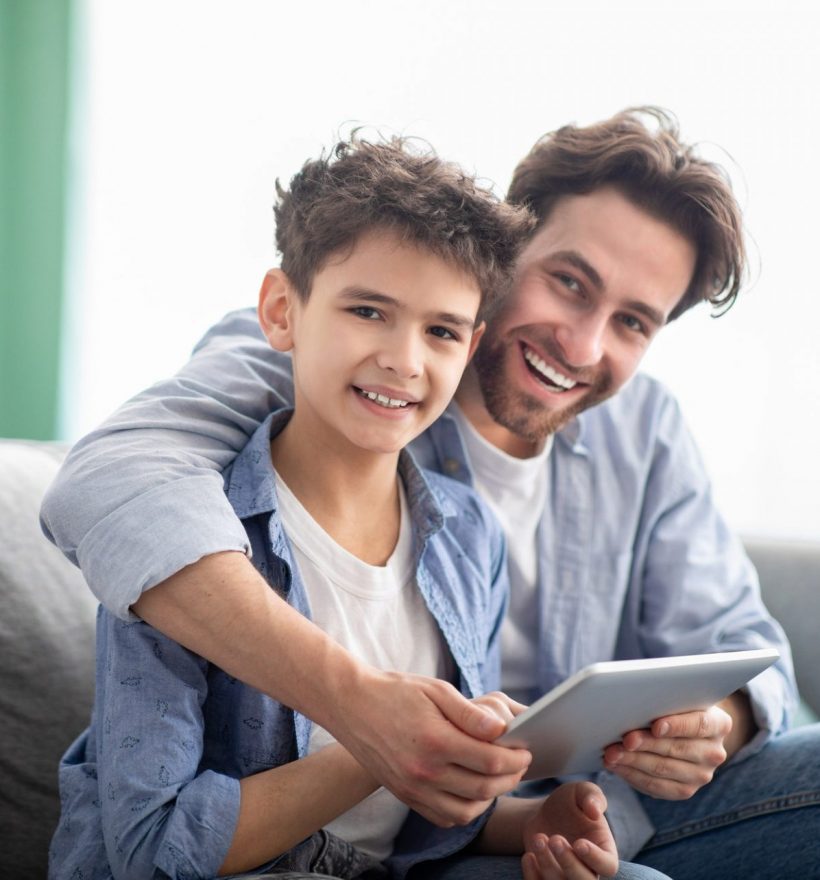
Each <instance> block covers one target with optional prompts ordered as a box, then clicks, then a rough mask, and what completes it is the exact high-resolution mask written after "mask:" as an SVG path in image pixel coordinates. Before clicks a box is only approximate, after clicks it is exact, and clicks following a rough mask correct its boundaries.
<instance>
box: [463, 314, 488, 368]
mask: <svg viewBox="0 0 820 880" xmlns="http://www.w3.org/2000/svg"><path fill="white" fill-rule="evenodd" d="M486 329H487V323H486V322H485V321H482V322H481V323H480V324H479V325H478V327H476V328H475V330H473V338H472V339H471V340H470V353H469V354H468V355H467V363H469V362H470V360H472V357H473V355H474V354H475V350H476V349H477V348H478V343H479V342H481V337H482V336H483V335H484V331H485V330H486Z"/></svg>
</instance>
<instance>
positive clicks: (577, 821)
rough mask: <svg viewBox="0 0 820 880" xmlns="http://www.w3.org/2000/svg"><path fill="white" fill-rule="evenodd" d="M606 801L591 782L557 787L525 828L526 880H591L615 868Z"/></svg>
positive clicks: (613, 844)
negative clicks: (606, 815) (605, 811)
mask: <svg viewBox="0 0 820 880" xmlns="http://www.w3.org/2000/svg"><path fill="white" fill-rule="evenodd" d="M605 809H606V797H605V796H604V793H603V792H602V791H601V789H600V788H598V786H597V785H594V784H593V783H591V782H570V783H565V784H564V785H561V786H559V787H558V788H557V789H556V790H555V791H554V792H553V793H552V794H551V795H550V796H549V797H548V798H547V799H546V800H545V801H544V802H543V803H542V805H541V807H540V809H539V810H538V812H537V813H536V814H535V815H534V816H533V818H532V819H530V820H529V821H528V822H527V823H526V824H525V826H524V850H525V852H524V856H523V858H522V859H521V869H522V872H523V875H524V880H594V878H597V877H598V876H600V875H603V876H607V877H609V876H611V875H613V874H615V873H616V872H617V870H618V850H617V848H616V846H615V839H614V837H613V836H612V831H611V830H610V827H609V823H608V822H607V821H606V818H605V817H604V810H605Z"/></svg>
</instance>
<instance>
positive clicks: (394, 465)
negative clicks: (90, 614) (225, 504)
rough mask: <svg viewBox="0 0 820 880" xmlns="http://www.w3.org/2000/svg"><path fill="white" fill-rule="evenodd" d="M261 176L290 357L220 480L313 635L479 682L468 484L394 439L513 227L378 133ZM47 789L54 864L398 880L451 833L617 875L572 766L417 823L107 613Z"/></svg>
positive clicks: (482, 657) (186, 658) (482, 541)
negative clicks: (463, 810) (442, 820)
mask: <svg viewBox="0 0 820 880" xmlns="http://www.w3.org/2000/svg"><path fill="white" fill-rule="evenodd" d="M277 191H278V194H279V200H278V204H277V206H276V209H275V213H276V219H277V233H276V235H277V245H278V248H279V250H280V252H281V253H282V267H281V269H274V270H272V271H271V272H269V273H268V275H267V276H266V278H265V280H264V282H263V285H262V290H261V293H260V301H259V319H260V324H261V326H262V329H263V331H264V333H265V335H266V336H267V338H268V340H269V342H270V343H271V345H272V346H273V347H274V348H275V349H277V350H280V351H290V352H292V358H293V377H294V378H293V381H294V401H295V402H294V408H293V410H292V411H282V412H279V413H277V414H275V415H273V416H271V417H269V418H268V419H267V420H266V421H265V422H264V423H263V424H262V425H261V426H260V428H259V429H258V430H257V431H256V433H255V434H254V435H253V437H252V438H251V440H250V442H249V443H248V445H247V446H246V447H245V449H244V450H243V452H242V453H241V454H240V455H239V457H238V458H237V460H236V462H235V463H234V465H233V466H232V468H231V470H230V471H229V473H228V474H227V475H226V493H227V495H228V498H229V499H230V501H231V504H232V505H233V508H234V510H235V511H236V513H237V515H238V516H239V517H240V518H241V519H242V521H243V523H244V526H245V529H246V531H247V533H248V539H249V542H250V545H251V546H252V548H253V559H254V562H255V564H256V566H257V567H258V569H259V570H260V572H261V573H262V574H263V575H264V576H265V577H266V578H267V579H268V581H269V583H270V584H271V586H272V587H274V588H276V589H279V590H281V592H282V593H284V594H285V595H286V597H287V599H288V601H289V603H290V604H292V605H293V606H294V607H295V608H296V609H297V610H299V611H301V612H302V613H303V614H304V615H305V616H310V617H312V618H313V620H314V621H315V622H317V623H318V624H319V625H320V627H321V628H322V629H324V630H325V631H326V632H327V634H328V635H329V636H330V637H332V638H333V639H335V640H336V641H338V642H339V643H341V644H342V645H343V646H344V647H346V648H348V649H350V650H352V651H353V652H354V653H355V654H357V655H358V656H360V657H361V658H362V659H364V660H365V661H367V662H368V663H370V664H373V665H374V666H378V667H380V668H383V669H389V670H395V671H396V674H397V675H407V674H412V675H419V674H420V675H426V676H433V677H436V678H444V679H447V680H450V681H452V682H453V683H456V684H457V685H458V687H459V689H460V690H461V691H462V693H464V694H466V695H468V696H470V697H473V698H475V697H478V695H480V694H483V693H485V692H486V691H487V690H490V689H492V688H493V687H495V686H496V685H497V680H498V663H499V660H498V637H499V631H500V624H501V619H502V616H503V613H504V608H505V603H506V575H505V559H504V548H503V541H502V539H501V536H500V532H499V530H498V528H497V526H496V525H495V523H494V521H493V520H492V518H491V516H490V515H489V514H488V512H487V509H486V508H485V506H484V505H483V503H482V502H480V500H479V499H478V497H477V496H476V495H475V494H474V493H473V492H472V491H471V490H470V489H468V488H466V487H464V486H463V485H461V484H458V483H455V482H452V481H450V480H448V479H447V478H446V477H441V476H438V475H434V474H432V473H426V472H422V471H420V470H419V469H418V468H417V466H416V465H415V464H414V462H413V460H412V458H411V457H410V456H409V455H408V454H407V453H405V452H402V449H403V447H404V446H405V445H406V444H407V443H408V442H410V440H412V439H413V438H414V437H416V436H418V434H420V433H421V432H422V431H423V430H424V429H425V428H426V427H428V426H429V425H430V424H431V423H432V422H433V421H434V420H435V419H436V418H437V417H438V416H439V415H440V414H441V412H442V411H443V410H444V408H445V406H446V405H447V403H448V402H449V400H450V398H451V396H452V394H453V393H454V391H455V389H456V386H457V384H458V382H459V379H460V377H461V374H462V371H463V369H464V367H465V366H466V364H467V362H468V360H469V358H470V356H471V355H472V353H473V351H474V349H475V346H476V345H477V343H478V340H479V339H480V337H481V333H482V331H483V322H482V320H481V318H482V315H483V314H484V313H485V312H487V311H488V310H489V309H490V308H491V307H492V305H493V299H494V298H497V297H498V296H499V295H500V293H501V292H502V291H503V290H504V289H505V288H506V286H508V284H509V280H510V278H509V275H510V269H511V266H512V264H513V261H514V258H515V256H516V253H517V249H518V244H519V242H520V241H521V240H522V239H523V237H524V235H525V233H526V232H527V231H528V230H529V228H530V220H529V218H528V216H527V215H526V214H525V213H523V212H521V211H519V210H517V209H513V208H509V207H506V206H503V205H501V204H499V203H498V202H497V201H496V200H494V199H493V198H492V197H491V196H490V195H489V194H488V193H486V192H484V191H482V190H481V189H479V188H478V187H476V185H475V182H474V181H473V180H471V179H469V178H466V177H465V176H464V175H463V174H462V173H461V172H460V171H458V169H456V168H455V167H454V166H452V165H448V164H446V163H443V162H442V161H440V160H439V159H437V158H436V157H434V156H432V155H429V154H422V155H419V154H414V153H412V152H411V151H410V150H409V149H408V148H407V146H406V145H405V144H404V143H402V142H401V141H398V140H396V141H391V142H388V143H384V144H376V145H374V144H369V143H367V142H365V141H362V140H356V139H354V140H352V141H351V142H349V143H346V144H344V143H343V144H339V145H338V146H337V147H336V149H335V150H334V151H333V153H332V154H331V155H330V157H327V158H324V157H323V158H320V159H319V160H316V161H312V162H308V163H306V165H305V166H304V167H303V169H302V171H301V172H300V173H299V174H297V175H296V177H294V179H293V181H292V182H291V186H290V189H289V190H288V191H285V190H282V189H281V188H279V187H277ZM237 647H238V649H242V647H241V646H237ZM251 647H252V646H251ZM481 699H483V700H484V702H485V704H486V705H487V706H488V707H489V709H490V710H491V711H495V712H496V713H497V714H500V715H502V716H503V717H509V714H510V712H511V711H515V710H516V709H517V706H516V705H515V704H512V703H511V702H509V701H507V700H506V699H505V698H504V697H503V696H502V695H488V696H486V697H483V698H481ZM526 758H527V756H526V755H525V754H524V755H522V756H521V761H520V770H519V772H518V773H514V774H511V775H510V788H512V787H514V785H515V783H516V782H517V781H518V779H519V778H520V775H521V772H523V769H524V767H525V766H526ZM60 786H61V794H62V799H63V812H62V816H61V820H60V823H59V826H58V829H57V832H56V835H55V838H54V842H53V845H52V853H51V869H50V874H51V876H52V877H53V878H62V877H65V878H69V877H71V878H77V880H82V878H91V877H95V878H96V877H115V878H125V877H139V878H148V877H155V876H156V877H159V876H162V877H165V876H169V877H172V878H188V877H203V878H207V877H213V876H216V875H236V874H239V873H242V872H252V873H253V874H256V875H259V874H264V873H266V872H272V873H276V874H278V875H285V876H286V875H287V874H289V873H290V874H291V875H292V876H297V875H300V872H305V871H315V872H318V873H321V874H325V875H328V874H329V875H332V876H336V877H341V878H348V877H350V878H352V877H367V878H372V877H382V876H387V873H388V868H386V867H385V866H386V864H389V865H390V869H389V870H391V871H392V872H393V873H394V874H395V875H397V876H403V874H404V873H406V871H407V870H408V869H409V868H410V867H411V866H412V865H413V864H416V863H418V862H420V861H423V860H425V859H429V858H441V857H443V856H447V855H449V854H451V853H453V852H456V851H458V850H459V849H461V848H463V847H464V846H466V845H467V844H469V843H471V842H473V843H474V845H475V846H476V847H477V849H479V850H483V851H490V852H499V851H500V852H507V853H523V852H524V851H525V850H526V851H527V853H526V855H524V858H523V861H522V866H523V867H522V870H523V872H524V875H525V877H527V878H528V880H529V878H535V877H548V876H549V877H551V876H559V875H561V876H569V877H584V878H587V877H593V876H596V875H597V874H600V873H603V874H612V873H614V872H615V870H617V857H616V855H615V848H614V842H613V839H612V835H611V833H610V831H609V828H608V825H607V823H606V821H605V819H604V817H603V810H604V808H605V806H606V802H605V799H604V797H603V794H602V792H600V790H599V789H598V788H597V787H596V786H594V785H592V784H591V783H577V784H574V785H570V786H567V787H562V788H561V789H559V790H558V791H557V792H556V793H555V794H554V795H552V797H551V798H550V799H549V800H548V801H545V802H543V805H542V803H541V802H536V801H524V800H516V799H502V802H501V803H499V805H498V807H497V809H496V810H495V812H494V813H493V814H492V815H489V813H490V812H491V811H490V810H488V811H487V812H486V813H485V814H484V815H483V816H481V817H480V818H479V819H478V820H476V821H474V822H472V823H470V824H468V825H467V826H466V827H463V828H457V829H451V830H449V831H442V830H440V829H433V828H432V826H428V825H427V824H426V823H425V822H424V821H423V820H421V819H420V817H417V816H411V817H408V812H409V811H408V808H407V807H406V806H404V805H403V804H401V803H400V802H399V801H398V800H397V799H396V798H395V797H394V796H393V795H391V794H390V793H389V792H387V791H386V790H385V789H377V783H376V782H375V780H374V779H373V778H372V777H371V776H370V775H369V773H368V772H367V771H365V770H364V769H363V768H362V767H361V765H359V764H358V763H357V762H356V761H355V760H354V759H353V758H352V756H351V755H350V754H349V753H348V752H347V751H345V750H344V749H343V748H342V747H341V746H340V745H338V744H337V743H335V741H334V740H333V739H332V738H331V737H330V736H329V735H328V734H327V733H326V732H325V731H324V730H322V729H321V728H319V727H318V726H315V725H313V726H312V725H311V722H310V721H309V720H308V719H307V718H305V717H304V716H302V715H300V714H298V713H295V712H294V711H293V710H291V709H289V708H288V707H286V706H284V705H282V704H280V703H277V702H275V701H274V700H272V699H270V698H269V697H266V696H265V695H263V694H261V693H259V692H258V691H255V690H254V689H252V688H250V687H247V686H245V685H243V684H241V683H240V682H239V681H237V680H236V679H234V678H232V677H231V676H230V675H229V674H228V673H227V672H225V671H224V670H222V669H219V668H217V667H216V666H214V665H212V664H209V663H208V662H207V661H205V660H204V659H203V658H201V657H199V656H197V655H194V654H192V653H191V652H189V651H187V650H186V649H185V648H183V647H182V646H181V645H179V644H178V643H176V642H174V641H172V640H170V639H168V638H166V637H164V636H162V635H161V634H160V633H159V632H158V631H157V630H155V629H153V628H152V627H150V626H149V625H148V624H145V623H143V622H140V621H137V622H133V623H124V622H122V621H120V620H117V619H116V618H114V617H113V616H111V615H110V614H109V613H108V612H106V611H104V610H101V611H100V614H99V621H98V664H97V695H96V702H95V709H94V714H93V718H92V722H91V726H90V728H89V729H88V730H87V731H86V732H85V733H84V734H83V735H82V736H81V737H80V738H79V739H78V740H77V741H76V742H75V743H74V745H73V746H72V747H71V748H70V749H69V751H68V752H67V754H66V755H65V757H64V759H63V762H62V765H61V771H60ZM559 831H560V832H561V834H562V835H566V837H567V838H569V841H570V842H571V843H573V844H574V845H573V846H568V845H567V841H566V839H565V837H564V836H557V837H555V838H554V839H553V840H552V841H550V840H549V837H550V836H552V835H553V834H554V833H557V832H559ZM550 843H551V844H552V849H551V848H550V847H549V845H548V844H550ZM553 853H555V855H554V854H553Z"/></svg>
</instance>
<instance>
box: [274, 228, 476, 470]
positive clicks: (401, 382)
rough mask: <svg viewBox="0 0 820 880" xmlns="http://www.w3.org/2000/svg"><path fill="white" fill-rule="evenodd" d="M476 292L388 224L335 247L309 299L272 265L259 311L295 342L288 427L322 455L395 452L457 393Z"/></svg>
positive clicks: (283, 339)
mask: <svg viewBox="0 0 820 880" xmlns="http://www.w3.org/2000/svg"><path fill="white" fill-rule="evenodd" d="M480 298H481V297H480V290H479V287H478V284H477V282H476V281H475V280H474V279H473V278H471V277H469V276H467V275H466V274H465V273H464V272H462V271H461V270H460V269H458V268H457V267H455V266H453V265H451V264H450V263H447V262H445V261H444V260H442V259H441V258H440V257H438V256H436V255H435V254H433V253H431V252H430V251H429V250H425V249H423V248H421V247H419V246H417V245H415V244H413V243H409V242H403V241H401V239H400V238H399V237H398V236H396V235H395V234H392V233H390V232H386V231H374V232H371V233H369V234H367V235H365V236H363V237H362V238H360V239H359V240H358V241H357V242H356V243H355V245H354V246H353V247H352V249H350V250H344V251H342V252H341V253H339V254H337V255H335V256H333V257H331V258H330V260H329V261H328V262H327V263H326V264H325V265H324V266H323V267H322V268H321V269H320V270H319V271H318V272H317V273H316V274H315V276H314V278H313V283H312V285H311V289H310V294H309V296H308V298H307V299H306V300H305V299H303V298H300V297H299V296H298V294H297V293H296V291H295V290H293V288H292V287H291V286H290V284H289V282H288V280H287V276H285V275H284V274H283V273H281V271H280V270H274V271H273V272H272V273H269V275H268V277H267V279H266V282H265V285H263V291H262V297H261V299H260V319H261V322H262V326H263V329H264V330H265V333H266V335H267V336H268V338H269V340H270V341H271V343H272V344H273V345H274V347H275V348H278V349H280V350H288V349H290V350H292V352H293V373H294V390H295V412H294V415H293V418H292V420H291V424H292V426H293V429H297V427H298V430H299V431H300V436H301V437H305V438H310V443H311V445H315V446H316V447H317V448H320V447H321V448H322V450H323V454H324V451H325V450H326V449H331V448H332V449H335V450H336V451H337V453H343V454H344V453H346V454H350V453H351V452H352V451H353V450H358V451H367V452H373V453H398V451H399V450H400V449H402V448H403V447H404V446H405V445H407V443H409V442H410V441H411V440H412V439H413V438H414V437H416V436H417V435H418V434H420V433H421V432H422V431H423V430H424V429H425V428H427V426H428V425H430V424H431V423H432V422H433V421H434V420H435V419H436V418H437V417H438V416H439V415H440V414H441V412H442V411H443V410H444V408H445V407H446V406H447V404H448V402H449V401H450V399H451V397H452V395H453V393H454V392H455V389H456V387H457V385H458V382H459V380H460V378H461V374H462V372H463V370H464V367H465V366H466V364H467V361H468V359H469V357H470V355H471V354H472V351H473V349H474V347H475V345H476V343H477V342H478V339H479V337H480V335H481V328H476V326H475V320H476V313H477V311H478V307H479V303H480Z"/></svg>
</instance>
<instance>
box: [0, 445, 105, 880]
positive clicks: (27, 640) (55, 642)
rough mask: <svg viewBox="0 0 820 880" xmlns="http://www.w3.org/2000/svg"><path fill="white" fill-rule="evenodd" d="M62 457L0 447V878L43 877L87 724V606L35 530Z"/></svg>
mask: <svg viewBox="0 0 820 880" xmlns="http://www.w3.org/2000/svg"><path fill="white" fill-rule="evenodd" d="M61 457H62V449H61V448H60V447H58V446H56V445H54V444H45V443H24V442H18V441H9V440H3V441H0V657H1V658H2V663H0V840H2V845H0V877H2V878H3V880H17V878H20V880H23V878H25V880H32V878H39V877H45V872H46V863H47V856H48V844H49V841H50V839H51V835H52V833H53V831H54V827H55V825H56V822H57V816H58V812H59V801H58V794H57V764H58V762H59V759H60V756H61V755H62V753H63V752H64V751H65V749H66V747H67V746H68V745H69V744H70V743H71V741H72V740H73V739H74V737H75V736H76V735H77V734H78V733H79V732H80V731H81V730H82V729H83V728H84V727H86V726H87V724H88V719H89V713H90V711H91V702H92V698H93V689H94V616H95V612H96V601H95V599H94V597H93V596H92V594H91V592H90V591H89V589H88V587H87V586H86V585H85V583H84V581H83V579H82V576H81V575H80V572H79V571H78V570H77V569H75V568H74V567H73V566H72V565H70V564H69V563H68V562H67V561H66V560H65V559H64V557H63V556H62V554H61V553H60V552H59V551H58V550H57V549H56V548H55V547H53V546H52V545H51V544H50V543H49V542H48V541H47V540H46V539H45V538H44V537H43V534H42V532H41V531H40V526H39V521H38V511H39V505H40V499H41V497H42V495H43V492H44V491H45V489H46V487H47V486H48V484H49V482H50V481H51V480H52V478H53V477H54V474H55V473H56V471H57V468H58V466H59V461H60V459H61Z"/></svg>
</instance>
